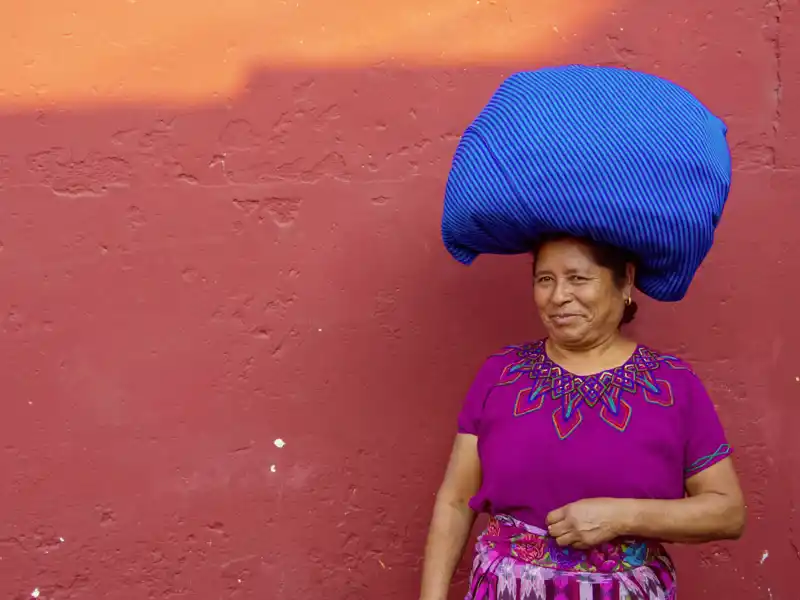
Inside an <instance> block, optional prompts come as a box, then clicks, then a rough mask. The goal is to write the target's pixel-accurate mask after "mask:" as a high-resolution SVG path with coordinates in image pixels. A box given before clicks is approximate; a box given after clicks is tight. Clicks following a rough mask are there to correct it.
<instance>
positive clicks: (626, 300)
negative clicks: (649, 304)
mask: <svg viewBox="0 0 800 600" xmlns="http://www.w3.org/2000/svg"><path fill="white" fill-rule="evenodd" d="M631 302H633V300H632V299H631V297H630V296H628V297H627V298H625V306H630V305H631Z"/></svg>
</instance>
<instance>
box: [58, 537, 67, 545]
mask: <svg viewBox="0 0 800 600" xmlns="http://www.w3.org/2000/svg"><path fill="white" fill-rule="evenodd" d="M58 541H59V542H61V543H62V544H63V543H64V542H65V541H66V540H65V539H64V538H62V537H60V538H58Z"/></svg>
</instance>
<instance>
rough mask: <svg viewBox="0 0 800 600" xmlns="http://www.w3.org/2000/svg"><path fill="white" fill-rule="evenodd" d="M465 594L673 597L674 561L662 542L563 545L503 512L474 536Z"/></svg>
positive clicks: (498, 598) (625, 599) (590, 599)
mask: <svg viewBox="0 0 800 600" xmlns="http://www.w3.org/2000/svg"><path fill="white" fill-rule="evenodd" d="M475 549H476V555H475V561H474V563H473V566H472V574H471V576H470V587H469V592H468V593H467V596H466V598H465V600H675V599H676V598H677V595H676V594H677V587H676V578H675V567H674V566H673V564H672V560H671V559H670V557H669V555H668V554H667V551H666V550H665V549H664V547H663V546H661V544H657V543H655V542H645V541H622V542H615V543H607V544H602V545H601V546H598V547H596V548H593V549H591V550H575V549H574V548H562V547H561V546H559V545H558V544H557V543H556V541H555V540H554V539H553V538H552V537H550V536H548V535H547V532H545V531H544V530H542V529H539V528H537V527H532V526H531V525H528V524H526V523H523V522H521V521H518V520H516V519H514V518H512V517H509V516H506V515H498V516H496V517H492V518H491V519H490V521H489V526H488V527H487V529H486V531H484V532H483V534H482V535H481V536H480V537H479V538H478V543H477V545H476V548H475Z"/></svg>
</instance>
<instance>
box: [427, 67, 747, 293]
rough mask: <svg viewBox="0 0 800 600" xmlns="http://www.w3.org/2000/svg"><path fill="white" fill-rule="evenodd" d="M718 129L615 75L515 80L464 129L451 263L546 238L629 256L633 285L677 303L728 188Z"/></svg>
mask: <svg viewBox="0 0 800 600" xmlns="http://www.w3.org/2000/svg"><path fill="white" fill-rule="evenodd" d="M726 132H727V129H726V127H725V124H724V123H723V122H722V121H721V120H720V119H718V118H717V117H715V116H714V115H713V114H712V113H710V112H709V111H708V109H707V108H705V107H704V106H703V105H702V104H701V103H700V102H699V101H698V100H697V99H696V98H695V97H694V96H693V95H692V94H690V93H689V92H688V91H686V90H685V89H683V88H681V87H679V86H677V85H675V84H673V83H671V82H669V81H666V80H664V79H661V78H659V77H655V76H653V75H647V74H644V73H638V72H636V71H630V70H626V69H617V68H611V67H587V66H566V67H555V68H546V69H540V70H537V71H528V72H522V73H517V74H515V75H512V76H511V77H509V78H508V79H507V80H506V81H504V82H503V83H502V85H501V86H500V88H499V89H498V90H497V91H496V92H495V94H494V96H493V97H492V98H491V100H490V101H489V103H488V104H487V106H486V107H485V108H484V109H483V111H482V112H481V113H480V114H479V115H478V117H477V118H476V119H475V120H474V121H473V123H472V124H471V125H470V126H469V127H468V128H467V130H466V131H465V132H464V135H463V136H462V138H461V141H460V143H459V145H458V148H457V150H456V153H455V156H454V158H453V164H452V167H451V170H450V175H449V177H448V181H447V188H446V192H445V201H444V213H443V218H442V238H443V240H444V244H445V246H446V248H447V250H448V251H449V252H450V253H451V254H452V255H453V257H455V258H456V259H457V260H458V261H460V262H462V263H464V264H470V263H471V262H472V261H473V260H474V259H475V257H476V256H477V255H479V254H481V253H492V254H519V253H524V252H528V251H530V249H531V247H532V246H533V244H535V242H536V240H537V239H538V238H539V237H540V236H542V235H545V234H549V233H566V234H570V235H574V236H580V237H586V238H590V239H593V240H595V241H598V242H605V243H608V244H612V245H614V246H617V247H619V248H622V249H624V250H627V251H629V252H632V253H633V254H634V255H635V256H636V257H637V259H638V272H637V277H636V286H637V287H638V288H639V289H640V290H641V291H642V292H644V293H645V294H647V295H648V296H650V297H652V298H655V299H657V300H665V301H674V300H680V299H681V298H683V297H684V295H685V294H686V292H687V290H688V288H689V284H690V283H691V281H692V278H693V277H694V274H695V272H696V271H697V269H698V267H699V266H700V264H701V263H702V261H703V259H704V258H705V257H706V254H707V253H708V251H709V250H710V249H711V245H712V243H713V241H714V230H715V229H716V226H717V223H718V222H719V220H720V217H721V216H722V210H723V207H724V205H725V201H726V199H727V197H728V191H729V189H730V183H731V161H730V152H729V150H728V144H727V142H726V138H725V135H726Z"/></svg>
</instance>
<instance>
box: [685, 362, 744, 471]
mask: <svg viewBox="0 0 800 600" xmlns="http://www.w3.org/2000/svg"><path fill="white" fill-rule="evenodd" d="M689 377H690V381H689V389H688V394H687V400H688V402H687V404H686V406H685V409H686V411H685V413H684V417H685V422H684V423H685V428H686V429H685V431H686V445H685V451H684V477H685V478H687V479H688V478H689V477H691V476H693V475H697V474H698V473H700V472H701V471H704V470H705V469H707V468H709V467H711V466H712V465H715V464H717V463H718V462H719V461H721V460H722V459H724V458H725V457H727V456H730V454H731V452H732V451H733V450H732V448H731V446H730V445H729V444H728V440H727V439H726V436H725V431H724V429H723V428H722V423H721V422H720V420H719V415H718V414H717V410H716V408H714V403H713V402H712V401H711V398H710V397H709V395H708V392H707V391H706V388H705V386H704V385H703V383H702V381H700V379H699V378H698V377H697V376H696V375H694V374H693V373H690V374H689Z"/></svg>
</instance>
